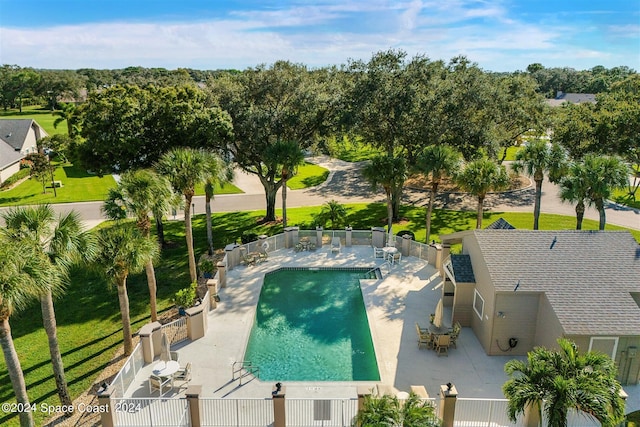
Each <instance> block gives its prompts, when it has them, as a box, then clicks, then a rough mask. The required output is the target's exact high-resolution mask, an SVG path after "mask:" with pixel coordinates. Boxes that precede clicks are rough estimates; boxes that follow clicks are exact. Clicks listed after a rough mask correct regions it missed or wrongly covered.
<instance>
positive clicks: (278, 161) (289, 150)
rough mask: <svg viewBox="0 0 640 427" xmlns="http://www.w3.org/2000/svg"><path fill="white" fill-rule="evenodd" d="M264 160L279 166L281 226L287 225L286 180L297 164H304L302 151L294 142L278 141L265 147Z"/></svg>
mask: <svg viewBox="0 0 640 427" xmlns="http://www.w3.org/2000/svg"><path fill="white" fill-rule="evenodd" d="M264 162H265V163H266V164H267V165H269V166H271V167H273V169H278V167H279V168H280V177H281V178H280V180H281V182H282V227H283V228H284V227H286V226H287V180H288V179H289V178H291V176H293V175H295V173H296V169H297V168H298V166H300V165H302V164H304V153H303V152H302V149H301V148H300V146H299V145H298V144H297V143H295V142H290V141H278V142H276V143H274V144H272V145H270V146H269V147H267V150H266V152H265V153H264Z"/></svg>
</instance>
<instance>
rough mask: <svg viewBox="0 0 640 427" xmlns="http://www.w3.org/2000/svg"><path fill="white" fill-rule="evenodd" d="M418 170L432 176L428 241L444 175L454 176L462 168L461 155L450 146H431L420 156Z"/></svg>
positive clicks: (428, 209) (428, 210)
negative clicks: (436, 200)
mask: <svg viewBox="0 0 640 427" xmlns="http://www.w3.org/2000/svg"><path fill="white" fill-rule="evenodd" d="M416 166H417V167H416V168H417V169H418V171H419V172H421V173H423V174H425V175H429V174H431V195H430V197H429V206H428V208H427V221H426V224H427V239H426V243H429V238H430V237H431V214H432V212H433V203H434V202H435V199H436V195H437V194H438V187H439V186H440V182H441V181H442V177H443V176H444V175H449V176H452V175H453V174H454V173H455V172H457V171H458V169H459V168H460V154H459V153H458V152H457V151H456V150H455V149H453V148H452V147H451V146H449V145H430V146H428V147H427V148H425V149H424V151H423V152H422V153H421V154H420V155H419V156H418V160H417V165H416Z"/></svg>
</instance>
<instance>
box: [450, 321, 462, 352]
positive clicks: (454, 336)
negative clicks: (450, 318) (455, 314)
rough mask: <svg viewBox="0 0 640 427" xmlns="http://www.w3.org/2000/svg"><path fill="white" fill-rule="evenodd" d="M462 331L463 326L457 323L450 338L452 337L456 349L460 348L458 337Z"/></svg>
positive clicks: (452, 343)
mask: <svg viewBox="0 0 640 427" xmlns="http://www.w3.org/2000/svg"><path fill="white" fill-rule="evenodd" d="M461 329H462V326H461V325H460V322H456V323H455V324H454V325H453V330H452V331H451V334H450V337H451V345H452V346H453V347H454V348H458V346H457V345H456V341H457V340H458V336H460V330H461Z"/></svg>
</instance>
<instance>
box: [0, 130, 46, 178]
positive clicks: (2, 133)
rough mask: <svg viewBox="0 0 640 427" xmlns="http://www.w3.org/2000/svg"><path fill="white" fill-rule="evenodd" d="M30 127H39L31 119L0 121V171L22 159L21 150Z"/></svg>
mask: <svg viewBox="0 0 640 427" xmlns="http://www.w3.org/2000/svg"><path fill="white" fill-rule="evenodd" d="M32 126H39V125H38V124H37V123H35V122H34V120H33V119H0V169H4V168H6V167H8V166H11V165H12V164H14V163H15V162H17V161H19V160H21V159H23V158H24V154H22V153H21V150H22V149H23V147H24V142H25V140H26V138H27V135H28V133H29V130H30V129H31V127H32ZM41 132H43V130H41ZM43 133H44V132H43ZM41 136H46V133H44V134H43V135H41Z"/></svg>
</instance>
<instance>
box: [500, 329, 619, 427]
mask: <svg viewBox="0 0 640 427" xmlns="http://www.w3.org/2000/svg"><path fill="white" fill-rule="evenodd" d="M558 344H559V346H560V349H559V351H551V350H548V349H546V348H544V347H536V348H535V349H534V350H533V351H531V352H529V354H528V355H527V361H522V360H510V361H509V362H507V363H506V364H505V368H504V369H505V372H506V373H507V375H509V377H510V379H509V380H507V382H506V383H505V384H504V385H503V386H502V391H503V393H504V395H505V396H506V397H507V399H509V402H508V414H509V418H510V419H511V420H512V421H514V422H515V421H516V418H517V416H518V415H520V414H523V413H524V411H525V408H527V407H529V408H532V409H535V410H537V411H538V416H539V419H540V420H542V416H541V415H542V413H544V414H545V416H546V418H547V425H549V426H551V427H566V425H567V414H568V412H569V410H570V409H573V410H577V411H581V412H584V413H585V414H587V415H590V416H591V417H593V418H595V419H596V420H598V421H599V422H600V423H601V424H602V425H603V426H607V427H613V426H615V425H618V424H619V423H620V422H621V421H622V420H623V419H624V399H622V397H620V390H621V387H620V383H619V382H618V380H616V375H617V368H616V366H615V363H614V362H613V360H611V358H610V357H609V356H607V355H605V354H602V353H597V352H588V353H586V354H580V352H579V351H578V346H577V345H576V344H575V343H574V342H571V341H569V340H567V339H565V338H560V339H558Z"/></svg>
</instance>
